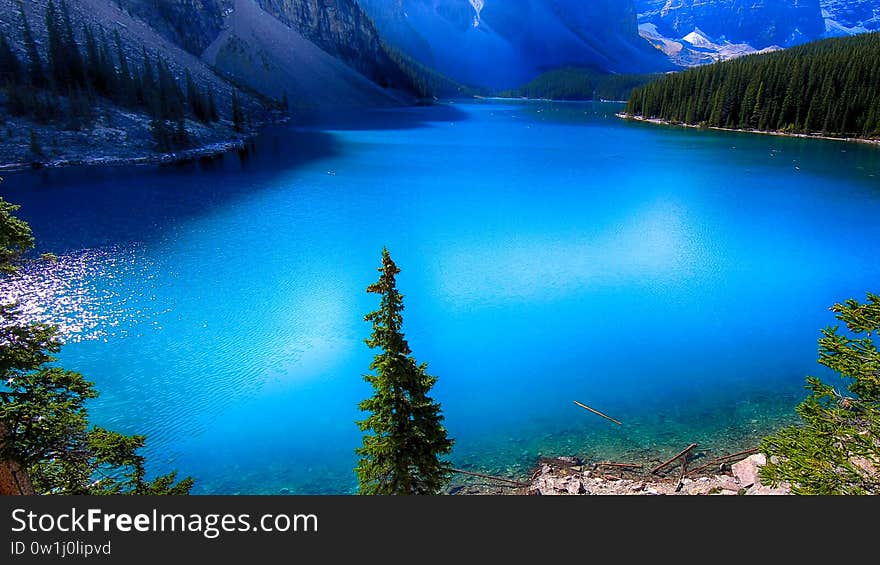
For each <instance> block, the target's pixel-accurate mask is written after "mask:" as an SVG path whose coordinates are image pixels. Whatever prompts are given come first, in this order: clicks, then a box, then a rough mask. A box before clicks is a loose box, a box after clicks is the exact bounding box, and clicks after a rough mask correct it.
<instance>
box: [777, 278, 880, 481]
mask: <svg viewBox="0 0 880 565" xmlns="http://www.w3.org/2000/svg"><path fill="white" fill-rule="evenodd" d="M832 311H834V312H835V313H836V315H837V319H838V320H840V321H841V322H843V323H844V324H845V325H846V331H843V332H842V331H841V330H840V327H839V326H836V327H830V328H826V329H825V330H823V331H822V338H820V339H819V363H821V364H822V365H824V366H826V367H828V368H829V369H831V370H833V371H834V372H835V373H838V374H839V375H840V376H841V377H842V378H844V379H845V380H846V383H847V385H848V389H849V392H850V393H851V395H846V394H841V393H840V392H839V391H838V389H837V388H836V387H834V386H832V385H831V384H828V383H825V382H823V381H821V380H820V379H818V378H815V377H808V378H807V388H808V389H809V390H810V396H809V397H808V398H807V399H806V400H805V401H804V402H803V403H801V405H800V406H798V409H797V411H798V414H799V415H800V417H801V420H803V425H800V426H792V427H788V428H785V429H783V430H781V431H779V432H778V433H776V434H774V435H772V436H770V437H767V438H765V439H764V441H763V442H762V445H761V448H762V450H763V451H764V452H765V453H766V454H767V455H768V456H770V460H769V462H768V463H767V465H766V466H764V467H762V468H761V471H760V472H761V477H762V479H763V480H764V481H765V482H766V483H768V484H778V483H780V482H782V481H787V482H789V483H790V484H791V485H792V492H795V493H797V494H818V495H828V494H880V439H878V438H880V352H878V350H877V346H876V344H874V342H873V340H872V337H873V336H874V334H876V333H877V332H880V296H878V295H875V294H868V301H867V302H866V303H864V304H860V303H858V302H856V301H855V300H848V301H847V302H845V303H844V304H836V305H835V306H833V307H832Z"/></svg>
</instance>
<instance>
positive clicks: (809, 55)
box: [625, 33, 880, 138]
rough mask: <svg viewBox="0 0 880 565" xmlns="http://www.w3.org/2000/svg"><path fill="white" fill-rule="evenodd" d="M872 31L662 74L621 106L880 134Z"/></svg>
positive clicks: (877, 40) (734, 123) (713, 122)
mask: <svg viewBox="0 0 880 565" xmlns="http://www.w3.org/2000/svg"><path fill="white" fill-rule="evenodd" d="M878 62H880V33H872V34H865V35H859V36H855V37H846V38H836V39H827V40H823V41H817V42H814V43H808V44H805V45H801V46H798V47H794V48H791V49H787V50H785V51H777V52H774V53H769V54H762V55H750V56H747V57H742V58H740V59H735V60H732V61H726V62H722V63H716V64H713V65H708V66H705V67H699V68H695V69H691V70H688V71H685V72H682V73H678V74H670V75H667V76H665V77H663V78H661V79H659V80H657V81H654V82H652V83H650V84H648V85H646V86H645V87H643V88H639V89H636V90H634V91H633V93H632V96H631V97H630V99H629V102H628V104H627V106H626V111H625V113H626V114H627V115H630V116H640V117H643V118H651V119H662V120H665V121H668V122H672V123H685V124H692V125H701V126H706V127H721V128H733V129H749V130H761V131H782V132H788V133H802V134H821V135H829V136H844V137H863V138H880V63H878Z"/></svg>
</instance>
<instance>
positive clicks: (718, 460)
mask: <svg viewBox="0 0 880 565" xmlns="http://www.w3.org/2000/svg"><path fill="white" fill-rule="evenodd" d="M757 451H758V448H757V447H753V448H751V449H746V450H744V451H739V452H737V453H732V454H730V455H725V456H723V457H717V458H715V459H713V460H711V461H709V462H708V463H706V464H705V465H702V466H700V467H697V468H696V469H693V470H691V471H690V472H689V473H688V475H695V474H697V473H699V472H700V471H703V470H705V469H708V468H709V467H711V466H713V465H718V464H719V463H727V462H728V461H730V460H731V459H736V458H737V457H745V456H746V455H751V454H752V453H755V452H757Z"/></svg>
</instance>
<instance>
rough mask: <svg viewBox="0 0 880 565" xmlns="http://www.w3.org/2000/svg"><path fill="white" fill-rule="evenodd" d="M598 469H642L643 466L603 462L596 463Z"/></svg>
mask: <svg viewBox="0 0 880 565" xmlns="http://www.w3.org/2000/svg"><path fill="white" fill-rule="evenodd" d="M596 466H597V467H618V468H620V469H641V468H642V466H641V465H640V464H638V463H612V462H611V461H603V462H601V463H596Z"/></svg>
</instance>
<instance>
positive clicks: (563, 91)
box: [500, 67, 659, 100]
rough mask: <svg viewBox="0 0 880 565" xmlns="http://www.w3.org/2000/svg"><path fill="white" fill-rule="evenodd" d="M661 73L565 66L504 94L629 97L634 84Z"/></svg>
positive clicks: (646, 80) (579, 97)
mask: <svg viewBox="0 0 880 565" xmlns="http://www.w3.org/2000/svg"><path fill="white" fill-rule="evenodd" d="M658 76H659V75H611V74H608V73H603V72H599V71H594V70H592V69H584V68H580V67H565V68H562V69H554V70H552V71H548V72H546V73H544V74H542V75H540V76H539V77H537V78H536V79H535V80H533V81H532V82H530V83H528V84H527V85H525V86H522V87H520V88H517V89H514V90H506V91H504V92H501V93H500V95H501V96H507V97H525V98H541V99H549V100H626V99H627V98H629V96H630V94H631V93H632V91H633V89H634V88H637V87H640V86H643V85H645V84H647V83H649V82H650V81H652V80H654V79H656V78H657V77H658Z"/></svg>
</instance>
